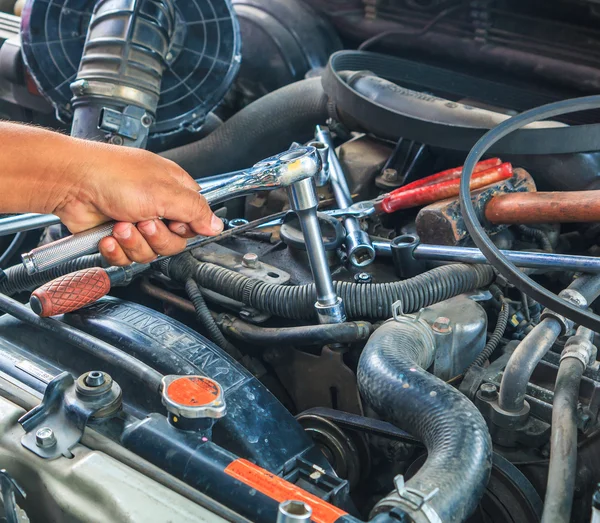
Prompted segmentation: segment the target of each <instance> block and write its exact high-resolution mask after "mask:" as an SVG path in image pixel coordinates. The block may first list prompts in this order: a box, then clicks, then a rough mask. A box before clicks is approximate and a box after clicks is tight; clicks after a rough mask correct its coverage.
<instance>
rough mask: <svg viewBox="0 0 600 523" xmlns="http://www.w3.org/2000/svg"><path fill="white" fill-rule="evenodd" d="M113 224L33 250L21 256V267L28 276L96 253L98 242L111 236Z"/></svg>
mask: <svg viewBox="0 0 600 523" xmlns="http://www.w3.org/2000/svg"><path fill="white" fill-rule="evenodd" d="M115 223H116V222H108V223H103V224H102V225H99V226H98V227H94V228H93V229H89V230H87V231H83V232H80V233H77V234H73V235H72V236H67V237H66V238H63V239H61V240H58V241H56V242H52V243H49V244H48V245H42V246H41V247H38V248H36V249H33V250H32V251H30V252H28V253H26V254H23V255H22V259H23V265H25V269H26V270H27V272H28V273H29V274H36V273H38V272H42V271H46V270H48V269H52V268H53V267H56V266H58V265H61V264H63V263H66V262H68V261H71V260H74V259H76V258H79V257H80V256H85V255H86V254H93V253H96V252H98V244H99V243H100V240H102V238H106V237H107V236H110V235H111V234H112V232H113V227H114V226H115Z"/></svg>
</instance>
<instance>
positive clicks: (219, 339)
mask: <svg viewBox="0 0 600 523" xmlns="http://www.w3.org/2000/svg"><path fill="white" fill-rule="evenodd" d="M185 292H187V295H188V296H189V298H190V300H191V301H192V303H193V304H194V309H195V310H196V317H197V318H198V321H199V322H200V324H201V325H202V326H203V327H204V329H205V330H206V331H207V332H208V337H209V339H210V340H211V341H213V342H215V343H216V344H217V345H218V346H219V347H221V348H222V349H223V350H224V351H225V352H227V353H228V354H229V355H230V356H231V357H233V358H236V359H239V358H240V357H241V354H240V352H239V351H238V350H237V349H236V348H235V347H234V346H233V345H232V344H231V343H229V342H228V341H227V340H226V339H225V336H223V333H222V332H221V330H220V329H219V327H218V326H217V324H216V322H215V320H214V318H213V317H212V315H211V313H210V310H209V309H208V307H207V305H206V302H205V301H204V296H202V293H201V292H200V288H199V287H198V284H197V283H196V282H195V281H194V280H192V279H191V278H190V279H189V280H187V281H186V282H185Z"/></svg>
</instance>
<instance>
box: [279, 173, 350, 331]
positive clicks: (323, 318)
mask: <svg viewBox="0 0 600 523" xmlns="http://www.w3.org/2000/svg"><path fill="white" fill-rule="evenodd" d="M288 198H289V201H290V207H291V208H292V210H293V211H294V212H296V214H297V215H298V221H299V222H300V227H301V229H302V234H303V235H304V242H305V243H306V254H307V255H308V261H309V263H310V268H311V271H312V274H313V279H314V282H315V288H316V290H317V303H316V304H315V309H316V311H317V315H318V317H319V323H342V322H344V321H346V313H345V311H344V304H343V302H342V300H341V298H339V297H338V295H337V294H336V292H335V289H334V287H333V281H332V278H331V271H330V270H329V263H328V261H327V253H326V252H325V247H324V245H323V237H322V235H321V227H320V226H319V219H318V218H317V206H318V204H319V200H318V198H317V191H316V188H315V182H314V180H313V179H306V180H301V181H299V182H296V183H294V184H292V185H290V186H289V187H288Z"/></svg>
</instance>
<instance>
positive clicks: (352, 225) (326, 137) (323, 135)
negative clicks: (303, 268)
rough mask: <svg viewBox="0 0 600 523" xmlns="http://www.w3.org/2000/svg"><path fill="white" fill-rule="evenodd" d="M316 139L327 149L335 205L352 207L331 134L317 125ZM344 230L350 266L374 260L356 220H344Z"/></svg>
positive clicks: (371, 247) (373, 255)
mask: <svg viewBox="0 0 600 523" xmlns="http://www.w3.org/2000/svg"><path fill="white" fill-rule="evenodd" d="M315 137H316V139H317V140H318V141H319V142H321V143H324V144H325V145H327V146H328V147H329V179H330V181H331V188H332V190H333V196H334V198H335V201H336V203H337V204H338V206H339V207H340V208H341V209H346V208H348V207H350V206H351V205H352V193H351V192H350V188H349V187H348V182H347V181H346V176H345V175H344V170H343V169H342V164H341V163H340V160H339V158H338V156H337V154H336V153H335V147H334V144H333V139H332V138H331V133H330V132H329V129H328V128H327V127H324V126H321V125H318V126H317V129H316V133H315ZM344 227H345V228H346V232H347V235H346V241H345V244H346V252H347V254H348V258H349V259H350V262H351V263H352V265H354V266H356V267H364V266H365V265H369V264H370V263H372V262H373V260H374V259H375V249H374V248H373V245H372V244H371V240H370V238H369V235H368V234H367V233H366V232H365V231H363V230H362V229H361V227H360V224H359V223H358V220H357V219H356V218H352V217H348V218H346V219H345V220H344Z"/></svg>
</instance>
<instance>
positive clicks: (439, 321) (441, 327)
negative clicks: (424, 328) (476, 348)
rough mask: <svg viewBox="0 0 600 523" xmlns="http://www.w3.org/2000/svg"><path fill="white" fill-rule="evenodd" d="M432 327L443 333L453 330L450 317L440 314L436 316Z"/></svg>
mask: <svg viewBox="0 0 600 523" xmlns="http://www.w3.org/2000/svg"><path fill="white" fill-rule="evenodd" d="M431 328H432V329H433V330H434V331H435V332H439V333H441V334H446V333H447V332H450V331H451V330H452V325H451V323H450V318H446V317H445V316H440V317H439V318H436V320H435V321H434V322H433V325H432V326H431Z"/></svg>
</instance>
